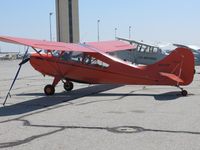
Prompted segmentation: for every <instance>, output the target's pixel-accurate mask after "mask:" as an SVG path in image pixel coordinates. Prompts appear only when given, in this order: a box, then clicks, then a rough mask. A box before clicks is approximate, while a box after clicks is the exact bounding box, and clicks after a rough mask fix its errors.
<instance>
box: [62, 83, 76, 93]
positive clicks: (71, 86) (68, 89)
mask: <svg viewBox="0 0 200 150" xmlns="http://www.w3.org/2000/svg"><path fill="white" fill-rule="evenodd" d="M63 87H64V89H65V90H66V91H71V90H72V89H73V88H74V84H73V83H72V82H71V81H66V82H64V84H63Z"/></svg>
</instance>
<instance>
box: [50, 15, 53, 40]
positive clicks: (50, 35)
mask: <svg viewBox="0 0 200 150" xmlns="http://www.w3.org/2000/svg"><path fill="white" fill-rule="evenodd" d="M52 15H53V13H52V12H50V13H49V30H50V41H52V31H51V16H52Z"/></svg>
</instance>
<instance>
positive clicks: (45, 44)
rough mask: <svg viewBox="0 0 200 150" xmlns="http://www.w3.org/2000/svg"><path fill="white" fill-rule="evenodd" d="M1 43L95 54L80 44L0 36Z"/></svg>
mask: <svg viewBox="0 0 200 150" xmlns="http://www.w3.org/2000/svg"><path fill="white" fill-rule="evenodd" d="M0 41H2V42H7V43H13V44H20V45H26V46H30V47H34V48H38V49H44V50H62V51H63V50H64V51H80V52H93V51H92V50H90V49H88V48H85V47H82V46H80V45H79V44H74V43H64V42H49V41H45V40H34V39H25V38H18V37H9V36H0Z"/></svg>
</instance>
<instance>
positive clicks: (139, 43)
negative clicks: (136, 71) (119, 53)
mask: <svg viewBox="0 0 200 150" xmlns="http://www.w3.org/2000/svg"><path fill="white" fill-rule="evenodd" d="M117 39H118V40H122V41H127V42H129V43H133V44H137V45H144V46H147V47H154V48H158V49H159V47H158V46H155V45H151V44H146V43H144V42H139V41H135V40H129V39H125V38H119V37H117Z"/></svg>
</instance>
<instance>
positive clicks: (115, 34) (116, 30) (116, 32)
mask: <svg viewBox="0 0 200 150" xmlns="http://www.w3.org/2000/svg"><path fill="white" fill-rule="evenodd" d="M116 38H117V28H115V39H116Z"/></svg>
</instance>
